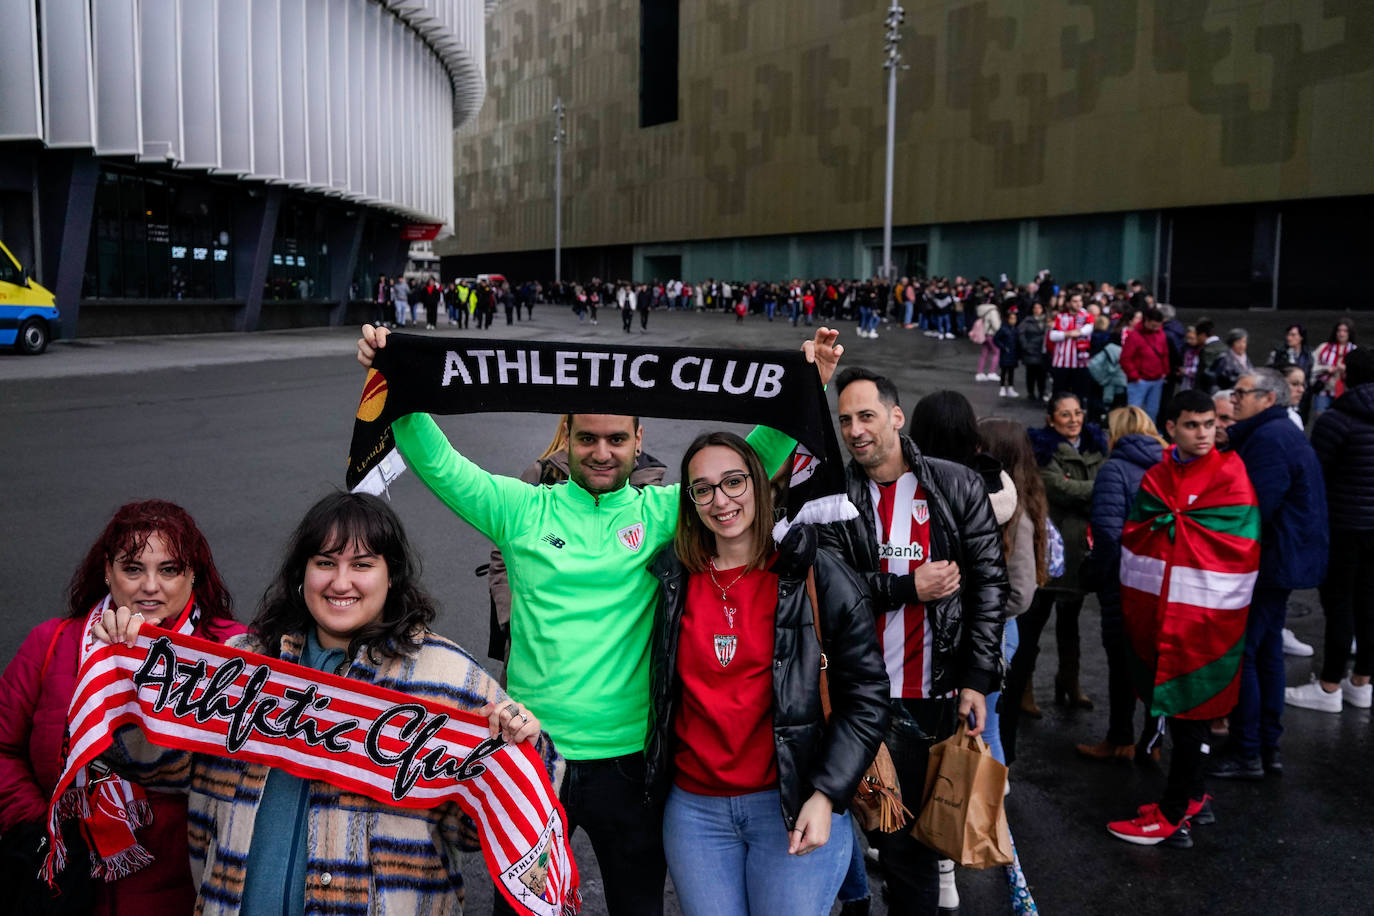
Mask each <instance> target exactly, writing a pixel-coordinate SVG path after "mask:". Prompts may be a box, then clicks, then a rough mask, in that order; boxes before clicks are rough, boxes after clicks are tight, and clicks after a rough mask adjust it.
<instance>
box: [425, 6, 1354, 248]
mask: <svg viewBox="0 0 1374 916" xmlns="http://www.w3.org/2000/svg"><path fill="white" fill-rule="evenodd" d="M886 5H887V4H886V0H681V7H680V17H681V18H680V43H679V49H680V55H681V57H680V66H679V102H678V113H679V117H678V120H677V121H676V122H673V123H669V124H663V125H659V126H655V127H650V128H644V129H641V128H640V127H639V76H638V70H639V40H640V38H639V2H638V0H503V2H502V3H501V4H500V5H499V6H498V7H497V9H496V12H495V14H494V15H493V17H492V19H491V20H490V23H489V26H488V28H489V34H488V78H489V82H490V86H489V91H488V96H487V100H486V104H485V106H484V107H483V109H482V111H481V113H480V115H479V116H478V117H477V118H476V119H475V121H474V122H473V123H472V124H470V125H469V126H468V127H467V128H464V129H463V130H462V131H461V132H460V133H459V134H457V135H456V136H455V139H454V143H455V153H456V155H455V166H456V169H455V170H456V173H457V175H458V176H459V177H458V178H457V184H456V188H455V193H456V196H457V220H456V230H457V235H456V237H455V239H453V240H451V242H450V243H449V244H448V245H447V246H445V248H446V251H449V252H452V251H463V252H496V251H516V250H527V249H536V248H550V247H552V244H553V146H552V144H551V142H550V141H551V138H552V135H553V129H554V128H553V119H552V114H551V112H550V109H551V108H552V106H553V103H554V99H555V97H556V96H559V95H561V96H562V98H563V101H564V103H565V104H566V105H567V106H568V112H569V114H568V121H567V130H568V135H569V140H568V145H567V148H566V155H565V160H564V192H565V200H564V244H565V245H566V246H593V245H610V244H624V243H631V242H635V243H642V242H655V241H665V242H666V241H678V240H689V239H705V238H727V237H740V236H752V235H777V234H783V233H805V232H817V231H827V230H839V229H854V228H860V227H872V226H877V225H881V223H882V196H883V195H882V184H883V161H884V155H883V139H884V130H885V119H886V103H885V95H884V93H885V73H884V71H883V69H882V66H881V63H882V33H883V25H882V21H883V16H884V12H885V9H886ZM904 5H905V7H906V11H907V20H906V24H905V26H904V28H903V35H904V39H903V41H902V46H901V47H902V52H903V54H904V56H905V62H906V63H907V64H908V65H909V67H910V69H909V70H906V71H903V72H902V73H901V75H900V76H899V79H898V106H897V109H898V119H897V168H896V191H895V197H896V203H895V222H896V223H897V224H899V225H921V224H931V223H949V222H958V221H966V220H992V219H1009V218H1022V217H1044V216H1054V215H1060V214H1074V213H1095V212H1108V211H1130V210H1135V211H1140V210H1151V209H1158V208H1168V207H1178V206H1191V205H1196V204H1220V203H1234V202H1245V201H1262V200H1280V199H1289V198H1305V197H1325V196H1343V195H1357V194H1369V193H1371V192H1374V118H1371V117H1370V112H1371V111H1374V0H943V2H934V0H905V4H904Z"/></svg>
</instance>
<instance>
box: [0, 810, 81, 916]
mask: <svg viewBox="0 0 1374 916" xmlns="http://www.w3.org/2000/svg"><path fill="white" fill-rule="evenodd" d="M62 840H63V842H64V843H66V846H67V866H66V868H64V869H62V871H60V872H59V873H58V874H57V880H56V881H55V882H54V883H55V884H56V887H55V888H54V887H49V886H48V882H47V881H45V880H44V879H43V878H42V877H41V876H40V875H39V870H40V869H42V867H43V862H44V860H45V859H46V858H47V856H48V828H47V826H46V825H45V824H43V823H40V822H33V823H28V824H19V825H17V826H15V827H13V828H11V829H9V830H7V831H5V833H4V835H3V836H0V887H3V888H4V893H3V894H0V916H10V914H13V916H85V914H88V913H90V912H91V910H93V909H94V908H95V879H94V878H92V877H91V853H90V850H89V848H88V847H87V846H86V840H85V838H84V837H83V836H82V835H81V827H80V825H79V824H77V822H76V821H69V822H68V823H67V824H66V825H65V826H64V827H63V830H62Z"/></svg>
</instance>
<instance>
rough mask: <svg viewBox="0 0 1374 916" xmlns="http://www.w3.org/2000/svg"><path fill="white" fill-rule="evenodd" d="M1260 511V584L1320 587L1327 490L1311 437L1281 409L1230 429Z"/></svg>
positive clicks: (1327, 541)
mask: <svg viewBox="0 0 1374 916" xmlns="http://www.w3.org/2000/svg"><path fill="white" fill-rule="evenodd" d="M1226 434H1227V437H1228V439H1229V440H1230V443H1231V448H1232V449H1234V450H1235V452H1236V454H1238V455H1240V458H1241V460H1242V461H1244V462H1245V470H1246V471H1247V472H1249V474H1250V483H1251V484H1252V485H1254V487H1255V495H1256V496H1257V497H1258V498H1259V510H1260V522H1261V525H1262V527H1261V531H1260V568H1259V581H1258V583H1257V584H1258V585H1261V586H1268V587H1270V588H1288V589H1295V588H1316V587H1317V586H1318V585H1321V584H1322V580H1323V579H1325V578H1326V559H1327V552H1328V550H1329V548H1330V543H1331V539H1330V535H1329V533H1328V531H1327V526H1326V486H1325V484H1324V482H1323V480H1322V469H1321V465H1320V464H1318V463H1317V453H1316V452H1315V451H1313V450H1312V445H1311V444H1310V443H1309V442H1308V441H1307V436H1305V435H1303V432H1302V430H1300V429H1298V427H1297V426H1296V425H1295V424H1294V423H1293V421H1292V420H1291V419H1289V417H1288V407H1287V406H1286V405H1282V404H1275V405H1274V406H1273V407H1270V408H1268V409H1267V410H1264V411H1261V412H1260V413H1258V414H1255V416H1253V417H1250V418H1248V419H1245V420H1241V421H1240V422H1238V423H1236V424H1235V425H1234V426H1232V427H1231V428H1230V429H1229V430H1227V433H1226Z"/></svg>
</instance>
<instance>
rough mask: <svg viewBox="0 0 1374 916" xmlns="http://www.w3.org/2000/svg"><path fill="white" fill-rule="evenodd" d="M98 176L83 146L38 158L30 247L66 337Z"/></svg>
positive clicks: (75, 310)
mask: <svg viewBox="0 0 1374 916" xmlns="http://www.w3.org/2000/svg"><path fill="white" fill-rule="evenodd" d="M99 177H100V166H99V164H98V163H97V162H96V159H95V156H94V155H92V154H91V153H90V152H89V151H88V150H71V151H67V150H50V151H49V152H48V153H46V154H45V155H44V156H42V157H40V159H39V164H38V207H37V216H38V226H36V227H35V229H36V232H35V235H36V236H37V239H36V240H35V241H36V243H37V244H36V245H35V248H36V249H37V250H38V251H40V252H41V261H40V263H41V264H42V272H43V276H41V277H39V278H37V279H38V282H40V283H42V284H43V285H44V286H46V287H48V289H50V290H52V292H53V295H54V296H56V297H57V307H58V308H59V309H60V310H61V311H62V334H63V336H64V337H67V338H73V337H76V335H77V327H78V324H79V322H80V320H81V286H82V283H83V281H84V280H85V274H86V251H87V249H88V248H89V246H90V243H91V217H92V215H93V214H94V212H95V189H96V182H97V181H98V179H99Z"/></svg>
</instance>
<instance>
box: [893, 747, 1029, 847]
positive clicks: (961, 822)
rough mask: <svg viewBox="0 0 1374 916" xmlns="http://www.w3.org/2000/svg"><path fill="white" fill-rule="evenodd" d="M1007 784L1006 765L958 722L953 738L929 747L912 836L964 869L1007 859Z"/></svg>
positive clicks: (1008, 837) (1008, 832) (1008, 843)
mask: <svg viewBox="0 0 1374 916" xmlns="http://www.w3.org/2000/svg"><path fill="white" fill-rule="evenodd" d="M1006 784H1007V768H1006V767H1005V766H1003V765H1002V764H1000V763H998V762H997V760H996V759H995V758H994V757H993V756H992V752H991V751H989V750H988V746H987V744H986V743H984V741H983V739H982V738H981V737H969V734H968V726H967V725H964V724H960V726H959V731H958V732H956V733H955V734H954V736H953V737H952V738H948V739H946V740H944V741H941V742H940V743H939V744H936V745H935V746H934V747H932V748H931V749H930V763H929V765H928V766H927V767H926V785H925V795H924V799H925V801H924V804H923V805H922V807H921V816H920V817H919V818H917V820H916V826H914V827H913V828H912V829H911V834H912V836H914V837H916V839H918V840H920V841H921V842H922V843H924V844H926V845H927V846H929V847H930V848H931V849H934V850H936V851H937V852H939V853H940V854H941V855H942V856H944V857H945V858H947V859H953V860H954V862H955V864H957V865H962V866H964V867H965V868H989V867H991V866H993V865H1007V864H1010V863H1011V860H1012V851H1011V832H1010V831H1009V830H1008V829H1007V814H1006V811H1005V809H1003V807H1002V792H1003V790H1004V788H1005V787H1006Z"/></svg>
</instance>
